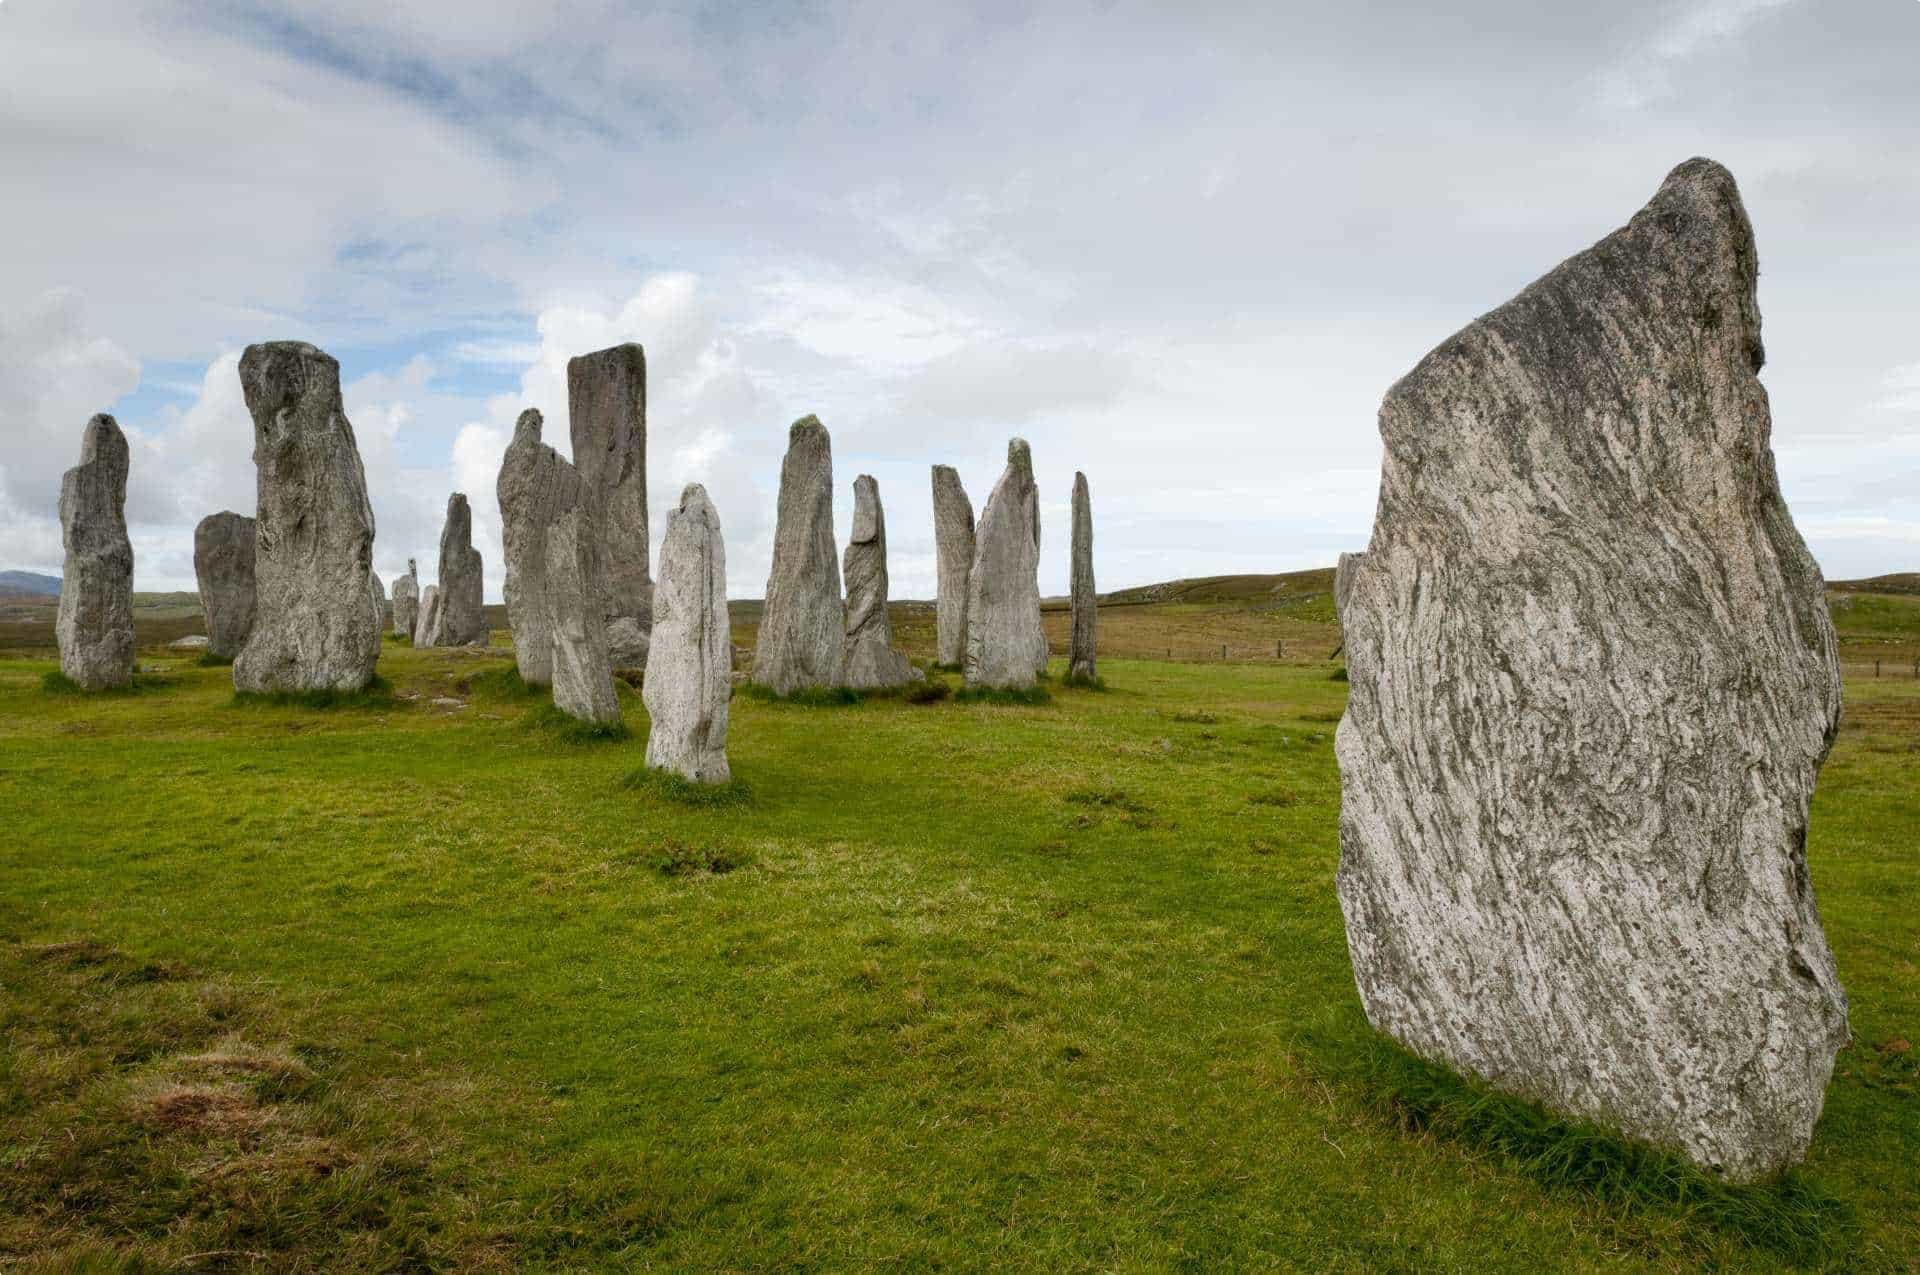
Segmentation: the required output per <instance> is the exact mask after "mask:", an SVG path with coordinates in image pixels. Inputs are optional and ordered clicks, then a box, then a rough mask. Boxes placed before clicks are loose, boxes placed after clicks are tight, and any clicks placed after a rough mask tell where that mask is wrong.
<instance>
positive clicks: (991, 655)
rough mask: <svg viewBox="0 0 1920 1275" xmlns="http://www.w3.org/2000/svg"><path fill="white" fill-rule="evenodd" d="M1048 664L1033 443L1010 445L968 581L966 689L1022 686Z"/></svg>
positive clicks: (990, 498)
mask: <svg viewBox="0 0 1920 1275" xmlns="http://www.w3.org/2000/svg"><path fill="white" fill-rule="evenodd" d="M1046 668H1047V635H1046V633H1045V632H1044V631H1043V630H1042V629H1041V627H1040V492H1039V489H1038V488H1037V487H1036V486H1034V482H1033V453H1032V451H1031V449H1029V448H1028V446H1027V440H1025V439H1024V438H1016V439H1013V440H1012V441H1011V442H1009V443H1008V444H1007V467H1006V470H1005V471H1004V472H1003V473H1002V474H1001V475H1000V481H999V482H997V483H995V484H994V487H993V492H992V494H991V495H989V496H988V497H987V504H986V508H984V509H982V510H981V511H980V524H979V526H978V527H977V528H976V531H975V549H974V556H973V566H972V568H971V570H970V571H969V572H968V578H967V665H966V681H967V685H968V686H982V687H995V688H999V689H1003V690H1021V689H1025V688H1027V687H1030V686H1032V685H1033V684H1034V683H1035V681H1036V680H1037V679H1038V675H1039V674H1041V673H1044V672H1045V671H1046Z"/></svg>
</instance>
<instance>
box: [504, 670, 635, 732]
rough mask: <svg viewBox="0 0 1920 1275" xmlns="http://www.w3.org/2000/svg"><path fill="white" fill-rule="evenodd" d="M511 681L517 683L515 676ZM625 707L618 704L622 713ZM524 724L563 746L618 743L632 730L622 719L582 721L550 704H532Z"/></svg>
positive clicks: (627, 707) (625, 709)
mask: <svg viewBox="0 0 1920 1275" xmlns="http://www.w3.org/2000/svg"><path fill="white" fill-rule="evenodd" d="M514 680H515V681H518V680H519V677H518V675H517V674H516V675H515V678H514ZM629 708H630V706H628V705H622V710H623V711H627V710H628V709H629ZM525 721H526V725H527V728H528V729H529V730H530V731H534V732H537V733H539V734H542V735H545V736H547V737H548V738H550V739H556V740H559V741H561V742H562V743H567V744H618V743H622V742H624V741H626V740H629V739H632V738H633V728H632V727H631V726H629V725H627V723H626V720H625V719H624V718H623V719H621V720H620V721H617V722H583V721H581V720H580V719H579V718H577V717H574V716H572V715H571V714H568V713H565V712H562V711H561V710H560V709H558V708H555V707H554V706H553V705H552V704H551V703H544V704H536V705H534V706H533V707H532V708H531V709H529V710H528V712H527V715H526V718H525Z"/></svg>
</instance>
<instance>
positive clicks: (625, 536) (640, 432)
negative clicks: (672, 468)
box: [567, 343, 653, 668]
mask: <svg viewBox="0 0 1920 1275" xmlns="http://www.w3.org/2000/svg"><path fill="white" fill-rule="evenodd" d="M567 405H568V412H569V420H568V430H569V434H570V436H571V438H572V440H573V464H574V467H575V468H576V469H578V470H579V471H580V482H581V487H582V490H583V492H584V493H585V494H584V496H583V500H584V501H585V505H586V509H587V514H586V516H587V518H588V520H589V525H590V527H591V529H592V532H593V534H594V535H595V536H597V537H598V539H599V544H600V549H599V558H600V563H601V569H602V570H603V571H604V572H605V574H606V597H605V599H604V603H605V611H606V619H607V626H606V627H607V640H608V643H609V650H610V653H611V658H612V659H613V663H614V667H615V668H641V667H644V666H645V664H646V661H647V633H648V631H649V630H650V629H652V628H653V583H652V579H651V577H650V576H649V574H648V571H647V553H648V543H647V356H646V352H645V351H644V350H642V349H641V348H640V346H638V345H636V344H633V343H628V344H626V345H616V346H613V347H612V348H610V349H605V350H598V351H595V352H594V353H592V354H583V355H581V356H580V357H579V358H576V359H571V360H569V361H568V363H567Z"/></svg>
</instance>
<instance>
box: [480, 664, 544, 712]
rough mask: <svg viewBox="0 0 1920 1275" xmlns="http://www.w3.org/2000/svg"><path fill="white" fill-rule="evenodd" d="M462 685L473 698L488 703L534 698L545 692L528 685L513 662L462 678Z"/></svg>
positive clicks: (540, 688) (538, 697) (541, 695)
mask: <svg viewBox="0 0 1920 1275" xmlns="http://www.w3.org/2000/svg"><path fill="white" fill-rule="evenodd" d="M462 686H463V687H464V688H465V690H466V691H467V693H468V694H469V695H471V696H472V697H473V698H474V699H481V700H487V701H488V702H490V703H512V702H514V701H516V700H536V699H540V698H541V697H543V696H544V695H546V693H547V691H546V688H544V687H540V686H528V685H527V683H526V680H525V679H523V678H522V677H521V676H520V668H519V666H518V665H515V664H509V665H507V666H506V667H505V668H490V669H487V670H486V671H484V672H480V673H475V674H474V675H473V676H471V677H469V678H466V679H464V680H463V682H462Z"/></svg>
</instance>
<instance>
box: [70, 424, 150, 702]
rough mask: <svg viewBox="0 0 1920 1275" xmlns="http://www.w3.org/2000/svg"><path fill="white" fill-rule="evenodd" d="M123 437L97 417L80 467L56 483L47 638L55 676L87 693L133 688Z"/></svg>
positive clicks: (85, 438) (84, 443)
mask: <svg viewBox="0 0 1920 1275" xmlns="http://www.w3.org/2000/svg"><path fill="white" fill-rule="evenodd" d="M130 459H131V457H130V455H129V453H128V451H127V436H126V435H125V434H122V433H121V432H120V425H119V422H117V421H115V420H114V419H113V417H111V416H105V415H101V416H96V417H94V418H93V419H92V420H90V421H88V422H87V428H86V431H85V432H84V433H83V434H82V435H81V436H80V463H79V464H78V465H75V466H74V467H73V468H72V469H69V470H68V471H67V472H66V474H65V475H64V476H63V477H62V478H61V479H60V540H61V543H62V545H63V546H64V547H65V549H66V564H65V566H64V567H63V568H62V569H61V575H60V606H59V609H58V611H57V612H56V613H55V618H54V629H53V632H54V637H55V638H56V639H57V641H58V643H59V646H60V671H61V672H62V673H63V674H65V675H66V676H67V678H68V679H69V680H71V681H73V682H74V683H75V684H77V685H79V686H81V687H83V688H84V689H86V690H89V691H97V690H103V689H105V688H107V687H110V686H125V685H127V684H128V683H130V682H132V681H133V542H132V541H131V540H129V539H128V538H127V516H126V509H127V468H128V464H129V462H130Z"/></svg>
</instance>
